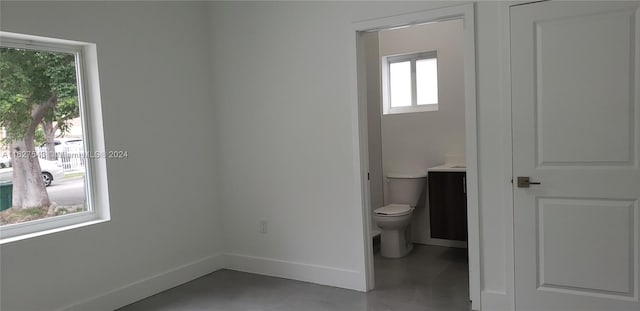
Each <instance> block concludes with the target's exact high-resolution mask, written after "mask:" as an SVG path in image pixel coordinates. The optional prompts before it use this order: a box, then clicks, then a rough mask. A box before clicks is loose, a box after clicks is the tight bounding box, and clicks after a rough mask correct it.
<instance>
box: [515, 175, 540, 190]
mask: <svg viewBox="0 0 640 311" xmlns="http://www.w3.org/2000/svg"><path fill="white" fill-rule="evenodd" d="M539 184H541V183H540V182H533V181H531V180H530V178H529V176H526V177H523V176H518V188H529V185H539Z"/></svg>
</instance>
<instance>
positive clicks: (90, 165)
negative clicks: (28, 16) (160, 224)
mask: <svg viewBox="0 0 640 311" xmlns="http://www.w3.org/2000/svg"><path fill="white" fill-rule="evenodd" d="M0 45H1V46H3V47H14V48H26V49H35V50H42V51H51V52H64V53H71V54H74V55H75V56H76V74H77V77H78V101H79V105H80V115H81V118H82V127H83V134H84V141H85V144H84V146H85V152H86V154H88V155H99V156H95V157H87V158H86V159H85V161H86V162H85V163H86V166H85V167H86V173H85V182H86V186H85V191H86V193H87V209H88V210H87V211H84V212H78V213H73V214H67V215H61V216H55V217H50V218H44V219H38V220H34V221H28V222H24V223H17V224H10V225H5V226H0V244H5V243H9V242H15V241H19V240H24V239H27V238H32V237H37V236H41V235H45V234H51V233H54V232H60V231H65V230H70V229H74V228H79V227H84V226H88V225H92V224H96V223H102V222H106V221H109V220H110V219H111V214H110V210H109V187H108V185H107V163H106V158H105V156H104V155H105V154H106V153H105V148H104V131H103V126H102V125H103V123H102V108H101V101H100V81H99V77H98V56H97V50H96V45H95V44H93V43H87V42H78V41H70V40H63V39H54V38H47V37H40V36H32V35H25V34H17V33H10V32H3V31H0Z"/></svg>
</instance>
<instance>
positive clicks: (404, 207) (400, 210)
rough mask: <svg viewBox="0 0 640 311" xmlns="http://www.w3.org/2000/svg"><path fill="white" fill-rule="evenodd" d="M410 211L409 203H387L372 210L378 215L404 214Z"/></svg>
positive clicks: (411, 209)
mask: <svg viewBox="0 0 640 311" xmlns="http://www.w3.org/2000/svg"><path fill="white" fill-rule="evenodd" d="M412 211H413V208H412V207H411V205H409V204H389V205H385V206H383V207H379V208H376V209H375V210H374V211H373V212H374V213H376V215H378V216H404V215H407V214H410V213H411V212H412Z"/></svg>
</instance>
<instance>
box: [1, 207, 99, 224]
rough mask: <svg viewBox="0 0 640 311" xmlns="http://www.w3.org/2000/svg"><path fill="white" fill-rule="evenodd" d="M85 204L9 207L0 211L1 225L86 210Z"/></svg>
mask: <svg viewBox="0 0 640 311" xmlns="http://www.w3.org/2000/svg"><path fill="white" fill-rule="evenodd" d="M85 210H86V208H85V206H84V205H75V206H56V207H54V208H44V207H34V208H24V209H16V208H8V209H6V210H4V211H1V212H0V225H2V226H4V225H8V224H17V223H21V222H26V221H32V220H36V219H42V218H47V217H54V216H60V215H66V214H71V213H77V212H82V211H85Z"/></svg>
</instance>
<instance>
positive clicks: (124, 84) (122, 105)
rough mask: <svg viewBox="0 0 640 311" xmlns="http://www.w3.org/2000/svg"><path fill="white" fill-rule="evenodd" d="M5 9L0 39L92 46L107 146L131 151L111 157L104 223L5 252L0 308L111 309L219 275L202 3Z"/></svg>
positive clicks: (4, 248) (7, 4) (3, 6)
mask: <svg viewBox="0 0 640 311" xmlns="http://www.w3.org/2000/svg"><path fill="white" fill-rule="evenodd" d="M0 9H1V15H0V28H1V29H2V31H10V32H18V33H27V34H33V35H42V36H50V37H57V38H64V39H71V40H79V41H88V42H95V43H97V51H98V60H99V70H100V82H101V90H102V109H103V116H104V130H105V141H106V149H107V150H127V151H128V153H129V158H128V159H126V160H115V159H114V160H108V161H107V167H108V175H109V176H108V177H109V190H110V201H111V217H112V220H111V221H110V222H108V223H103V224H100V225H95V226H89V227H84V228H80V229H75V230H71V231H66V232H61V233H56V234H52V235H48V236H42V237H38V238H33V239H29V240H24V241H19V242H14V243H10V244H5V245H2V246H1V248H0V251H1V256H0V260H1V265H0V268H1V269H0V273H1V276H0V279H1V280H2V281H1V284H0V293H1V295H2V297H1V304H0V309H2V310H6V311H12V310H30V311H32V310H53V309H58V308H64V307H68V306H71V305H74V304H77V305H75V308H77V309H79V310H112V309H114V308H116V307H118V306H120V305H121V304H122V303H128V302H131V301H134V300H136V299H139V298H142V297H144V296H146V295H149V294H152V293H155V292H156V291H157V290H163V289H166V288H168V287H171V286H174V285H177V284H178V283H180V282H182V281H186V280H188V279H190V278H193V277H196V276H199V275H201V274H204V273H207V272H210V271H213V270H215V269H217V268H219V267H220V266H221V265H222V262H221V258H222V257H221V256H219V255H220V253H221V251H222V243H221V236H222V234H221V232H222V231H221V230H220V224H219V222H220V215H219V207H218V204H217V203H216V202H217V200H218V199H217V188H218V186H217V185H216V182H215V178H214V177H213V176H215V175H216V169H215V165H214V163H215V161H216V159H215V153H216V152H217V149H216V148H215V146H216V143H215V138H214V135H213V133H214V131H215V129H214V126H213V121H212V119H213V118H214V117H213V116H214V109H213V105H212V102H211V99H210V94H209V92H208V89H209V79H210V72H209V61H210V51H209V46H208V44H207V43H206V39H207V38H208V35H207V33H208V32H209V28H208V24H207V20H208V16H207V15H208V12H207V10H206V4H202V3H191V2H190V3H180V4H175V3H150V2H146V3H124V2H99V3H80V2H69V3H60V2H52V1H47V2H9V1H2V3H0ZM156 276H157V277H156ZM148 278H150V279H148ZM136 282H137V283H136ZM103 295H106V296H103ZM85 300H87V301H85ZM83 301H85V303H83Z"/></svg>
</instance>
